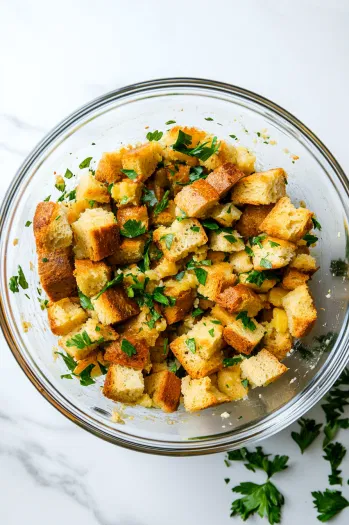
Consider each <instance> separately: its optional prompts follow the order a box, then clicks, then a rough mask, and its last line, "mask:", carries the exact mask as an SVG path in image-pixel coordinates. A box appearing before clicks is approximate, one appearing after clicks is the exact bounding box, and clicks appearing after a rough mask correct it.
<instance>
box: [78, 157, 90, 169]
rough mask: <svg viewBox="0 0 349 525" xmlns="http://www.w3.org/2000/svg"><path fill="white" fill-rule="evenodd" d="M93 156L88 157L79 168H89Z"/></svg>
mask: <svg viewBox="0 0 349 525" xmlns="http://www.w3.org/2000/svg"><path fill="white" fill-rule="evenodd" d="M91 160H92V157H86V159H84V160H83V161H82V162H80V164H79V168H80V169H81V170H82V169H83V168H89V166H90V164H91Z"/></svg>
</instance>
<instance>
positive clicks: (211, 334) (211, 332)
mask: <svg viewBox="0 0 349 525" xmlns="http://www.w3.org/2000/svg"><path fill="white" fill-rule="evenodd" d="M208 333H209V334H210V336H211V337H214V328H210V329H209V331H208Z"/></svg>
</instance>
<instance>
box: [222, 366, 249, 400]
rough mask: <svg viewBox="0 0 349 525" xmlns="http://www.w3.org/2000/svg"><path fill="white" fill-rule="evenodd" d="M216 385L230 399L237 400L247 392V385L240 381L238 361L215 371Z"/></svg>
mask: <svg viewBox="0 0 349 525" xmlns="http://www.w3.org/2000/svg"><path fill="white" fill-rule="evenodd" d="M217 386H218V388H219V390H220V391H221V392H223V394H225V395H227V396H228V397H229V400H230V401H238V400H239V399H243V398H244V397H246V396H247V394H248V387H244V385H243V384H242V383H241V369H240V363H239V364H237V365H233V366H229V367H227V368H223V370H220V371H219V372H218V373H217Z"/></svg>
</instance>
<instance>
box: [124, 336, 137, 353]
mask: <svg viewBox="0 0 349 525" xmlns="http://www.w3.org/2000/svg"><path fill="white" fill-rule="evenodd" d="M121 350H122V351H123V352H125V354H127V355H128V357H132V356H133V355H135V354H137V350H136V348H135V347H134V346H133V344H132V343H130V341H128V340H127V339H123V340H122V341H121Z"/></svg>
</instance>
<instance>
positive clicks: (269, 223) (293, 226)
mask: <svg viewBox="0 0 349 525" xmlns="http://www.w3.org/2000/svg"><path fill="white" fill-rule="evenodd" d="M313 215H314V214H313V212H311V211H309V210H307V209H306V208H298V209H297V208H296V207H295V206H293V204H292V202H291V199H290V198H289V197H282V198H281V199H280V200H279V201H278V202H277V203H276V204H275V206H274V208H273V209H272V210H271V212H270V213H269V214H268V215H267V216H266V218H265V219H264V221H263V222H262V223H261V224H260V231H262V232H266V233H267V234H268V235H272V236H274V237H278V238H279V239H284V240H285V241H291V242H297V241H300V240H301V239H302V238H303V237H304V235H305V234H306V233H307V231H309V230H311V228H312V226H313V223H312V220H311V219H312V217H313Z"/></svg>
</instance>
